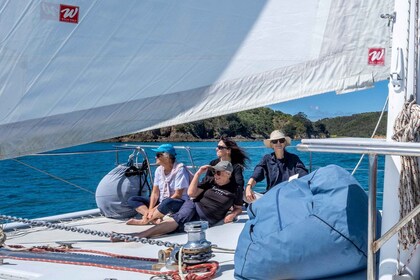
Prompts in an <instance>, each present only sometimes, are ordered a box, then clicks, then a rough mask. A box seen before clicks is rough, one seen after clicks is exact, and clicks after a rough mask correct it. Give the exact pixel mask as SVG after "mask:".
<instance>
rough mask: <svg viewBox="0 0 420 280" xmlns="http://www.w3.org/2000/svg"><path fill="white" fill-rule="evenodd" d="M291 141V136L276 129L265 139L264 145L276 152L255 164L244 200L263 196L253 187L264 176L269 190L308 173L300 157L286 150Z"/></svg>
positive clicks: (250, 200)
mask: <svg viewBox="0 0 420 280" xmlns="http://www.w3.org/2000/svg"><path fill="white" fill-rule="evenodd" d="M290 142H291V140H290V137H288V136H286V135H285V134H284V133H283V132H282V131H280V130H274V131H273V132H271V134H270V138H269V139H265V140H264V145H265V146H266V147H267V148H272V149H273V150H274V152H273V153H271V154H267V155H264V157H263V158H262V159H261V161H260V162H259V163H258V164H257V166H255V168H254V173H253V174H252V176H251V178H250V179H249V181H248V184H246V188H245V197H244V200H245V201H246V202H247V203H251V202H253V201H254V200H255V199H257V198H259V197H261V194H258V193H255V192H254V191H253V190H252V188H253V187H254V186H255V184H256V183H257V182H260V181H262V180H264V178H266V180H267V189H266V191H268V190H270V189H271V188H272V187H274V186H276V185H277V184H279V183H281V182H284V181H288V180H290V179H292V178H294V177H296V178H297V177H301V176H304V175H306V174H308V170H307V169H306V168H305V165H304V164H303V162H302V161H301V160H300V158H299V157H298V156H297V155H295V154H291V153H289V152H287V151H286V150H285V148H286V146H289V145H290Z"/></svg>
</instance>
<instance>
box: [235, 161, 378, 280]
mask: <svg viewBox="0 0 420 280" xmlns="http://www.w3.org/2000/svg"><path fill="white" fill-rule="evenodd" d="M248 215H249V217H250V219H249V221H247V222H246V224H245V226H244V229H243V230H242V232H241V234H240V237H239V241H238V245H237V248H236V253H235V278H236V279H316V278H324V277H331V276H337V275H342V274H346V273H351V272H354V271H358V270H361V269H364V268H365V267H366V262H367V227H368V197H367V195H366V193H365V191H364V190H363V189H362V188H361V187H360V185H359V183H358V182H357V181H356V179H355V178H354V177H353V176H351V175H350V174H349V173H348V172H347V171H346V170H344V169H343V168H341V167H339V166H336V165H329V166H326V167H323V168H320V169H318V170H316V171H314V172H312V173H310V174H308V175H306V176H304V177H301V178H299V179H295V180H293V181H291V182H283V183H281V184H279V185H277V186H276V187H274V188H273V189H271V190H270V191H269V192H267V193H266V194H265V195H264V196H263V197H262V198H261V199H259V200H257V201H256V202H255V203H252V204H250V206H249V208H248ZM379 225H380V222H379V221H378V228H380V226H379Z"/></svg>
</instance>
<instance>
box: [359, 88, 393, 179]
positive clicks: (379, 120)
mask: <svg viewBox="0 0 420 280" xmlns="http://www.w3.org/2000/svg"><path fill="white" fill-rule="evenodd" d="M388 100H389V95H388V96H387V97H386V100H385V104H384V106H383V107H382V111H381V115H380V116H379V119H378V121H377V122H376V126H375V129H374V130H373V132H372V135H371V136H370V138H373V137H374V136H375V135H376V131H377V130H378V128H379V124H380V123H381V121H382V117H383V116H384V112H385V109H386V107H387V105H388ZM364 157H365V154H363V155H361V156H360V159H359V162H358V163H357V164H356V166H355V167H354V169H353V171H352V172H351V175H354V173H356V171H357V169H359V166H360V164H361V163H362V160H363V158H364Z"/></svg>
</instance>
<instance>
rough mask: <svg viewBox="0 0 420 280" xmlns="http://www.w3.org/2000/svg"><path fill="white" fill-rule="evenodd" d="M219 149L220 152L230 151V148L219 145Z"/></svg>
mask: <svg viewBox="0 0 420 280" xmlns="http://www.w3.org/2000/svg"><path fill="white" fill-rule="evenodd" d="M217 148H218V149H219V150H227V149H229V148H228V147H225V146H220V145H218V146H217Z"/></svg>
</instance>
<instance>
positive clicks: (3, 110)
mask: <svg viewBox="0 0 420 280" xmlns="http://www.w3.org/2000/svg"><path fill="white" fill-rule="evenodd" d="M392 10H393V1H392V0H384V1H377V0H368V1H366V0H364V1H362V0H355V1H345V0H338V1H332V0H318V1H290V0H288V1H286V0H265V1H263V0H259V1H255V0H228V1H226V0H200V1H196V0H179V1H166V0H142V1H137V0H125V1H117V0H107V1H101V0H96V1H90V0H79V1H78V0H74V1H69V2H60V1H54V0H51V1H48V2H47V1H26V0H15V1H5V0H1V1H0V23H1V24H0V38H1V39H0V40H1V41H0V159H7V158H12V157H17V156H21V155H25V154H30V153H37V152H42V151H47V150H52V149H57V148H63V147H68V146H73V145H77V144H83V143H88V142H93V141H98V140H103V139H108V138H111V137H115V136H120V135H124V134H128V133H133V132H137V131H145V130H150V129H153V128H159V127H164V126H170V125H176V124H180V123H186V122H191V121H195V120H200V119H205V118H209V117H214V116H218V115H223V114H228V113H233V112H238V111H242V110H246V109H252V108H256V107H261V106H266V105H269V104H274V103H279V102H282V101H287V100H292V99H297V98H301V97H305V96H310V95H315V94H320V93H324V92H330V91H337V92H346V91H353V90H358V89H364V88H367V87H371V86H372V85H373V83H374V82H376V81H380V80H384V79H386V78H387V77H388V75H389V74H388V73H389V67H388V66H389V61H390V59H389V56H390V49H389V47H390V36H389V34H390V31H391V30H390V28H389V27H388V26H387V25H388V22H387V21H386V20H384V19H381V18H380V15H381V14H386V13H390V12H391V11H392Z"/></svg>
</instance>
